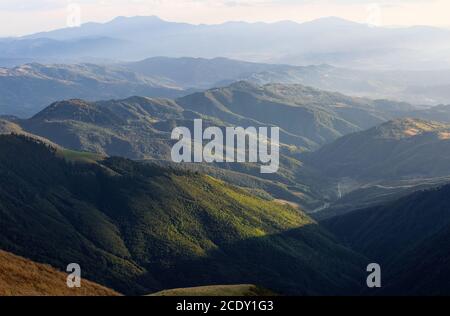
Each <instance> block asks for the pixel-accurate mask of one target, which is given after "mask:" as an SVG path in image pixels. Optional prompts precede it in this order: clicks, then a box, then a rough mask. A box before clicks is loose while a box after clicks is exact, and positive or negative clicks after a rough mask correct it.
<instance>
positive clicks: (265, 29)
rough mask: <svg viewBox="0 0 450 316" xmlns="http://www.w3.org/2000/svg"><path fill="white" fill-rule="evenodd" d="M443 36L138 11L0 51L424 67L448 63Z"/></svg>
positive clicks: (50, 56) (35, 55) (45, 56)
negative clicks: (192, 20) (193, 19)
mask: <svg viewBox="0 0 450 316" xmlns="http://www.w3.org/2000/svg"><path fill="white" fill-rule="evenodd" d="M449 38H450V32H449V31H447V30H445V29H438V28H432V27H422V26H416V27H408V28H389V27H372V26H369V25H366V24H360V23H355V22H350V21H346V20H343V19H340V18H335V17H329V18H322V19H318V20H315V21H311V22H306V23H301V24H300V23H295V22H290V21H282V22H277V23H245V22H227V23H223V24H217V25H205V24H201V25H192V24H187V23H176V22H168V21H163V20H161V19H159V18H158V17H155V16H150V17H145V16H140V17H139V16H138V17H131V18H126V17H117V18H115V19H114V20H112V21H110V22H108V23H103V24H102V23H86V24H83V25H82V26H81V27H76V28H65V29H59V30H55V31H51V32H44V33H37V34H32V35H28V36H24V37H20V38H6V39H2V40H1V41H0V57H1V58H4V59H8V58H13V59H23V58H32V59H35V61H44V62H45V61H48V60H53V61H54V60H60V61H68V60H72V61H74V60H78V61H79V60H85V61H90V62H92V61H93V60H99V59H100V60H101V59H103V60H104V59H114V60H125V61H130V60H139V59H144V58H147V57H155V56H167V57H204V58H214V57H217V56H223V57H228V58H235V59H242V60H248V61H257V62H271V63H287V64H294V65H309V64H322V63H328V64H333V65H337V66H349V65H350V66H352V67H356V68H366V69H367V68H378V69H381V68H384V69H393V68H396V69H398V68H401V69H414V70H419V69H420V70H423V69H443V68H448V67H449V66H450V64H449V59H448V52H449V49H450V46H449V44H448V43H449Z"/></svg>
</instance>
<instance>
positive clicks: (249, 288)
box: [150, 284, 276, 296]
mask: <svg viewBox="0 0 450 316" xmlns="http://www.w3.org/2000/svg"><path fill="white" fill-rule="evenodd" d="M275 295H276V294H275V293H274V292H272V291H270V290H267V289H264V288H261V287H258V286H256V285H253V284H238V285H210V286H199V287H191V288H181V289H172V290H165V291H161V292H157V293H154V294H151V295H150V296H275Z"/></svg>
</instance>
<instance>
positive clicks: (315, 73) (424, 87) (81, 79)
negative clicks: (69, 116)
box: [0, 57, 450, 117]
mask: <svg viewBox="0 0 450 316" xmlns="http://www.w3.org/2000/svg"><path fill="white" fill-rule="evenodd" d="M437 77H439V82H436V80H435V78H437ZM236 81H248V82H251V83H253V84H256V85H266V84H274V83H278V84H280V83H281V84H301V85H304V86H310V87H313V88H316V89H321V90H327V91H337V92H340V93H343V94H346V95H351V96H356V97H368V98H372V99H389V100H397V101H402V102H405V101H406V102H409V103H411V104H414V105H416V106H420V107H421V108H424V107H430V106H434V105H438V104H450V95H449V93H448V91H450V90H449V89H447V88H446V87H448V86H450V71H446V70H441V71H369V70H353V69H349V68H341V67H333V66H330V65H317V66H314V65H313V66H306V67H304V66H290V65H280V64H263V63H252V62H244V61H239V60H232V59H226V58H214V59H204V58H187V57H184V58H168V57H153V58H147V59H145V60H142V61H137V62H115V63H111V62H109V63H105V62H103V63H95V64H94V63H82V64H39V63H28V64H19V65H17V66H15V67H11V68H0V113H1V114H3V115H15V116H19V117H29V116H32V115H34V114H36V113H37V112H39V111H40V110H42V109H43V108H44V107H45V106H47V105H48V104H50V103H52V102H56V101H60V100H64V99H72V98H82V99H85V100H87V101H98V100H108V99H123V98H127V97H130V96H134V95H139V96H146V97H168V98H176V97H181V96H185V95H189V94H191V93H193V92H196V91H204V90H208V89H211V88H217V87H226V86H229V85H230V84H232V83H234V82H236Z"/></svg>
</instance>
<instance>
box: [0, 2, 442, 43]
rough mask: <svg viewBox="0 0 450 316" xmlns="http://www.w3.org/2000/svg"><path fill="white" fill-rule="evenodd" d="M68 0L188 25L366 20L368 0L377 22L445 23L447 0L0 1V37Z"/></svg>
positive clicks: (88, 17) (47, 17) (56, 19)
mask: <svg viewBox="0 0 450 316" xmlns="http://www.w3.org/2000/svg"><path fill="white" fill-rule="evenodd" d="M71 3H77V4H79V5H80V7H81V9H82V21H83V22H89V21H97V22H106V21H108V20H111V19H113V18H114V17H116V16H119V15H121V16H135V15H157V16H159V17H161V18H163V19H166V20H170V21H182V22H188V23H194V24H199V23H207V24H214V23H221V22H225V21H230V20H234V21H249V22H256V21H266V22H274V21H280V20H292V21H297V22H304V21H309V20H313V19H316V18H320V17H324V16H338V17H341V18H345V19H348V20H352V21H356V22H362V23H366V22H367V21H368V20H370V16H369V15H370V14H373V12H372V13H371V12H370V7H369V5H374V4H375V5H376V6H377V8H379V10H380V19H379V20H380V21H381V24H383V25H418V24H420V25H433V26H450V21H449V19H448V13H449V12H450V1H449V0H378V1H376V0H375V1H374V0H1V1H0V32H1V33H0V36H8V35H12V36H16V35H22V34H27V33H34V32H36V31H44V30H50V29H55V28H61V27H65V25H66V20H67V15H68V11H67V7H68V5H69V4H71Z"/></svg>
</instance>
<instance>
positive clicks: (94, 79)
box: [0, 63, 185, 117]
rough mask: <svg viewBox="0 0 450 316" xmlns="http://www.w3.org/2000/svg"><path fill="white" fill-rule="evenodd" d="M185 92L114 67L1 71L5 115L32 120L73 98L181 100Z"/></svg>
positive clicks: (1, 101)
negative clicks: (30, 117) (132, 97)
mask: <svg viewBox="0 0 450 316" xmlns="http://www.w3.org/2000/svg"><path fill="white" fill-rule="evenodd" d="M183 94H185V93H184V91H183V89H181V88H179V87H177V86H176V85H173V84H171V83H170V82H168V81H167V80H166V79H163V78H156V77H148V76H142V75H139V74H136V73H134V72H132V71H128V70H127V69H124V68H120V67H118V66H114V65H109V66H106V65H94V64H77V65H75V64H74V65H63V64H59V65H42V64H37V63H33V64H25V65H21V66H17V67H14V68H0V95H1V97H0V109H1V114H7V115H15V116H20V117H29V116H32V115H34V114H36V113H37V112H38V111H40V110H42V109H43V108H44V107H45V106H47V105H48V104H50V103H52V102H55V101H58V100H63V99H70V98H84V99H87V100H91V101H94V100H101V99H113V98H125V97H129V96H131V95H144V96H152V97H177V96H180V95H183Z"/></svg>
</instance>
